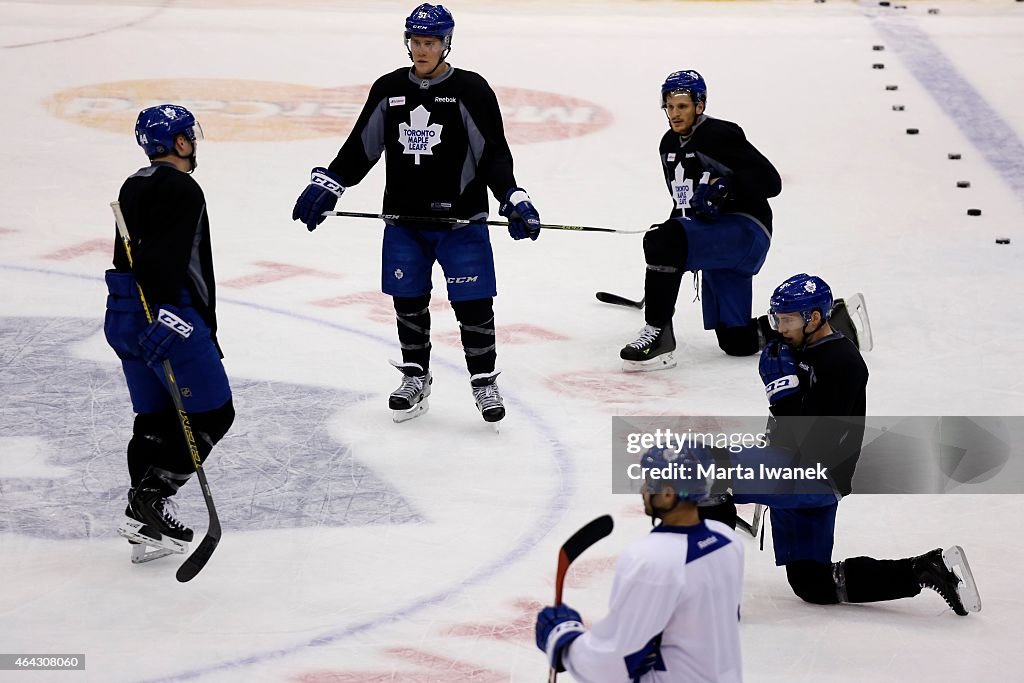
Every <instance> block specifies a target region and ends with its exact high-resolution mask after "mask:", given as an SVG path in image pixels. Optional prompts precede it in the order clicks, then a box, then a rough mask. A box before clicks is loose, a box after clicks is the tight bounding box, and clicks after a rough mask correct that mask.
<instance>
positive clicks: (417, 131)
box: [398, 104, 444, 166]
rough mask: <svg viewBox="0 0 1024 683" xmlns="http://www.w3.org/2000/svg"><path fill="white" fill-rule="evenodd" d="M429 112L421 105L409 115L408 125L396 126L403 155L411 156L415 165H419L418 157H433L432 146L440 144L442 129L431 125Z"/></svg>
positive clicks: (434, 124) (439, 126)
mask: <svg viewBox="0 0 1024 683" xmlns="http://www.w3.org/2000/svg"><path fill="white" fill-rule="evenodd" d="M429 121H430V112H429V111H427V110H426V108H425V107H424V106H423V105H422V104H421V105H420V106H418V107H416V108H415V109H413V110H412V113H410V114H409V125H406V124H404V123H400V124H398V141H399V142H400V143H402V146H403V147H405V151H404V152H403V154H412V155H413V156H415V157H416V165H417V166H419V165H420V155H421V154H429V155H430V156H433V155H434V153H433V151H431V150H433V148H434V145H436V144H438V143H440V142H441V131H442V130H443V129H444V126H442V125H441V124H439V123H431V124H430V125H427V123H428V122H429Z"/></svg>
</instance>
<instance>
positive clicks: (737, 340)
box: [715, 320, 761, 356]
mask: <svg viewBox="0 0 1024 683" xmlns="http://www.w3.org/2000/svg"><path fill="white" fill-rule="evenodd" d="M715 335H716V336H717V337H718V347H719V348H720V349H722V350H723V351H725V352H726V353H727V354H729V355H730V356H752V355H754V354H755V353H757V352H758V351H760V350H761V338H760V336H759V335H758V333H757V321H756V320H751V321H750V322H748V323H747V324H746V325H738V326H736V327H716V328H715Z"/></svg>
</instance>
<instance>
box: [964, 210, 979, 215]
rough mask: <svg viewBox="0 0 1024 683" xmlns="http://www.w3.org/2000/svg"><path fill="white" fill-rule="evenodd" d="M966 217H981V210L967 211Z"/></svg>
mask: <svg viewBox="0 0 1024 683" xmlns="http://www.w3.org/2000/svg"><path fill="white" fill-rule="evenodd" d="M967 215H968V216H980V215H981V209H967Z"/></svg>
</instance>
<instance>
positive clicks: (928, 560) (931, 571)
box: [911, 545, 981, 617]
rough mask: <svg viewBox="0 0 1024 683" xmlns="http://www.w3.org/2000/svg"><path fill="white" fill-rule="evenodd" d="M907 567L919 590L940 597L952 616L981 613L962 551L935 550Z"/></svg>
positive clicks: (955, 549)
mask: <svg viewBox="0 0 1024 683" xmlns="http://www.w3.org/2000/svg"><path fill="white" fill-rule="evenodd" d="M911 563H912V564H913V567H914V574H915V575H916V576H917V581H918V583H919V584H921V587H922V588H931V589H932V590H933V591H935V592H936V593H938V594H939V595H941V596H942V599H943V600H945V601H946V604H947V605H949V607H950V609H952V610H953V611H954V612H956V613H957V614H959V615H960V616H962V617H966V616H967V613H968V612H980V611H981V597H980V596H979V595H978V587H977V586H976V585H975V583H974V575H973V574H972V573H971V568H970V566H968V564H967V556H966V555H965V554H964V549H963V548H961V547H960V546H958V545H955V546H953V547H952V548H948V549H946V550H945V551H943V550H942V549H941V548H936V549H935V550H933V551H931V552H928V553H925V554H924V555H920V556H918V557H915V558H913V559H912V560H911Z"/></svg>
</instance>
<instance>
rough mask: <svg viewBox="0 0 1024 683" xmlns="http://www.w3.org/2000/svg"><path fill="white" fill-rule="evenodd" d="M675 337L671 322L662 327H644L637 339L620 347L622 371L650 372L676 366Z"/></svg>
mask: <svg viewBox="0 0 1024 683" xmlns="http://www.w3.org/2000/svg"><path fill="white" fill-rule="evenodd" d="M675 350H676V337H675V335H674V334H673V332H672V322H671V321H669V323H668V324H667V325H665V326H664V327H654V326H653V325H644V327H643V329H642V330H640V332H639V334H638V335H637V338H636V339H635V340H634V341H632V342H630V343H629V344H627V345H626V346H624V347H622V350H621V351H620V352H619V357H620V358H622V360H623V363H622V369H623V371H625V372H650V371H652V370H667V369H668V368H674V367H675V366H676V359H675Z"/></svg>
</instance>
